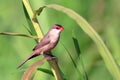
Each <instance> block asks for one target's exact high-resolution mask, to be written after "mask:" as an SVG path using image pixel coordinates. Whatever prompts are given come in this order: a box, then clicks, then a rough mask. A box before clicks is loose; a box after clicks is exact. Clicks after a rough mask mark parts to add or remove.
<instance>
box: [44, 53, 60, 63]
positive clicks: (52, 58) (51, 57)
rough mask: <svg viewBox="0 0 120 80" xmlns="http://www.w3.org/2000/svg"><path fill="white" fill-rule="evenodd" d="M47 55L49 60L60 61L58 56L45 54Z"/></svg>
mask: <svg viewBox="0 0 120 80" xmlns="http://www.w3.org/2000/svg"><path fill="white" fill-rule="evenodd" d="M43 55H44V56H45V57H49V60H56V62H58V59H57V57H56V56H54V55H52V54H43Z"/></svg>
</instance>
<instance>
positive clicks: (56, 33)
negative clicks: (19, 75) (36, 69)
mask: <svg viewBox="0 0 120 80" xmlns="http://www.w3.org/2000/svg"><path fill="white" fill-rule="evenodd" d="M62 30H64V28H63V27H62V26H61V25H59V24H55V25H54V26H53V27H52V28H51V29H50V30H49V31H48V32H47V34H46V35H45V36H44V37H43V38H42V39H41V40H40V42H39V43H38V44H37V45H36V46H35V47H34V49H33V52H32V53H31V54H30V55H29V57H28V58H26V59H25V60H24V61H23V62H22V63H21V64H20V65H19V66H18V68H20V67H21V66H22V65H23V64H24V63H25V62H27V61H28V60H30V59H31V58H33V57H36V56H39V55H41V54H47V53H48V52H49V51H51V50H52V49H53V48H54V47H55V46H56V45H57V43H58V41H59V38H60V33H61V31H62Z"/></svg>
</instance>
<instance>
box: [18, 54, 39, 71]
mask: <svg viewBox="0 0 120 80" xmlns="http://www.w3.org/2000/svg"><path fill="white" fill-rule="evenodd" d="M36 56H38V54H37V53H34V52H33V53H31V55H30V56H29V57H28V58H26V59H25V60H24V61H23V62H22V63H21V64H20V65H19V66H18V67H17V69H19V68H20V67H21V66H22V65H23V64H25V63H26V62H27V61H28V60H30V59H32V58H34V57H36Z"/></svg>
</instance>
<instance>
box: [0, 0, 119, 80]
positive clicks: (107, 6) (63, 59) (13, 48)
mask: <svg viewBox="0 0 120 80" xmlns="http://www.w3.org/2000/svg"><path fill="white" fill-rule="evenodd" d="M30 3H31V6H32V8H33V10H36V9H38V8H39V7H40V6H43V5H44V4H59V5H62V6H65V7H67V8H70V9H72V10H74V11H75V12H77V13H78V14H80V15H81V16H83V17H84V18H85V19H86V20H87V21H88V22H89V23H90V24H91V25H92V27H93V28H94V29H95V30H96V31H97V32H98V33H99V34H100V36H101V38H102V39H103V41H104V42H105V44H106V45H107V47H108V48H109V50H110V51H111V53H112V55H113V57H114V58H115V60H116V61H117V63H118V64H119V65H120V54H119V53H120V31H119V29H120V22H119V19H120V4H119V3H120V1H119V0H75V1H73V0H34V1H33V0H30ZM38 20H39V23H40V25H41V27H42V30H43V33H46V32H47V31H48V29H49V28H50V26H52V25H54V24H56V23H58V24H61V25H63V26H64V28H65V30H64V31H63V32H62V34H61V39H60V42H59V44H58V46H57V47H56V48H55V49H54V50H53V54H54V55H55V56H57V57H58V61H59V66H60V68H61V70H62V72H63V73H64V76H65V78H66V79H67V80H85V79H84V78H83V76H84V71H86V72H87V76H88V79H89V80H113V78H112V76H111V75H110V73H109V72H108V70H107V68H106V67H105V64H104V62H103V60H102V58H101V56H100V55H99V52H98V50H97V47H96V45H95V44H94V43H93V41H92V40H91V39H90V38H89V37H88V36H87V35H86V34H85V33H84V32H83V31H82V30H81V29H80V28H79V27H77V26H78V25H77V24H76V23H75V21H73V20H72V19H71V18H69V17H68V16H67V15H65V14H63V13H61V12H58V11H55V10H52V9H45V10H44V11H43V12H42V13H41V15H40V16H39V17H38ZM25 27H27V28H29V25H28V23H27V20H26V17H25V14H24V11H23V6H22V0H8V1H6V0H1V1H0V32H16V33H24V34H29V32H28V31H27V29H26V28H25ZM73 37H74V38H76V39H77V40H78V44H79V47H80V50H81V54H80V56H79V58H80V59H79V60H76V58H77V57H78V55H77V52H76V49H75V45H74V42H73V39H72V38H73ZM62 44H64V46H65V48H66V49H67V50H68V51H69V52H70V54H71V55H72V58H73V59H74V60H75V61H76V64H77V66H78V68H79V70H80V73H81V74H79V73H78V71H76V68H75V67H74V65H73V63H72V61H71V58H70V57H69V55H68V53H67V51H66V50H65V48H64V47H63V45H62ZM35 45H36V42H35V41H34V40H33V39H31V38H25V37H15V36H14V37H13V36H4V35H0V80H3V79H4V80H20V78H21V76H22V74H23V72H24V71H25V69H26V68H27V67H29V66H30V64H32V63H33V62H34V61H36V60H38V59H40V58H41V56H40V57H37V58H35V59H32V60H30V61H29V62H27V63H26V64H25V65H24V66H23V67H22V68H21V69H16V67H17V66H18V65H19V64H20V63H21V61H23V60H24V59H25V58H26V57H27V56H28V55H29V54H30V53H31V52H32V49H33V47H34V46H35ZM40 67H42V68H45V69H50V66H49V64H48V63H47V62H46V63H45V64H44V65H43V66H40ZM83 68H84V69H83ZM48 79H49V80H55V79H54V77H52V76H51V75H49V74H46V73H44V72H41V71H37V72H36V74H35V77H34V80H48Z"/></svg>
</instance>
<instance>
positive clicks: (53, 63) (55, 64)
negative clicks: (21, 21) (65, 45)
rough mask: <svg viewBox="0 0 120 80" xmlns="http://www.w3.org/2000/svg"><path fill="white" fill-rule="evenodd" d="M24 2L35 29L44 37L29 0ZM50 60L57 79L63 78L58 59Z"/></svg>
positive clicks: (61, 79)
mask: <svg viewBox="0 0 120 80" xmlns="http://www.w3.org/2000/svg"><path fill="white" fill-rule="evenodd" d="M23 4H24V6H25V8H26V10H27V12H28V15H29V16H30V19H31V22H32V24H33V26H34V29H35V31H36V33H37V36H38V37H40V38H42V37H43V34H42V31H41V29H40V26H39V24H38V21H37V18H36V19H35V17H34V13H33V11H32V9H31V7H30V4H29V1H28V0H23ZM33 18H34V20H33ZM48 62H49V64H50V65H51V70H52V72H53V74H54V76H55V79H56V80H63V78H62V75H61V73H60V68H59V66H58V64H57V62H56V60H55V59H52V60H48Z"/></svg>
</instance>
